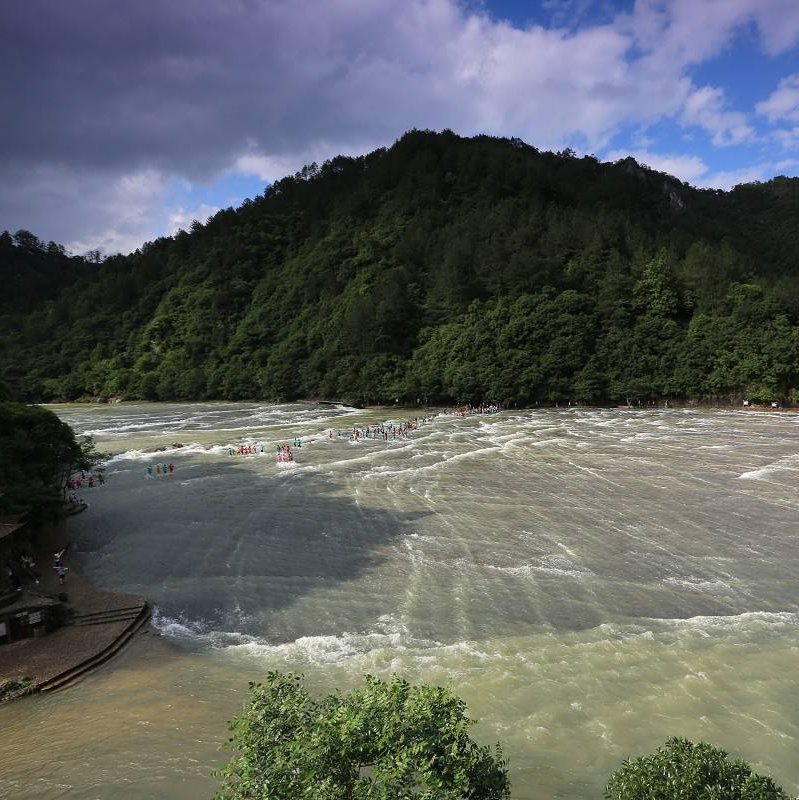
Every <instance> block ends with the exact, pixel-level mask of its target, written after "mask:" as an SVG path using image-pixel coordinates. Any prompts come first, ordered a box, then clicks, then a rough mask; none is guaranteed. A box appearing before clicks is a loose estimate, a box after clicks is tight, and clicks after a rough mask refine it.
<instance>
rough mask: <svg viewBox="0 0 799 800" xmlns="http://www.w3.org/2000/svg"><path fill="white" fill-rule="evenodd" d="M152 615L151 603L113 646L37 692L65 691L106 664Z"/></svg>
mask: <svg viewBox="0 0 799 800" xmlns="http://www.w3.org/2000/svg"><path fill="white" fill-rule="evenodd" d="M151 614H152V609H151V608H150V605H149V603H145V604H144V605H143V606H141V609H140V611H139V614H137V615H136V617H134V619H133V621H132V622H131V624H130V625H128V627H127V628H125V630H124V631H122V633H121V634H120V635H119V636H117V638H116V639H114V641H113V642H111V644H109V645H108V646H106V647H105V648H103V649H102V650H101V651H100V652H99V653H97V654H96V655H94V656H92V657H91V658H89V659H87V660H86V661H82V662H81V663H80V664H77V665H75V666H74V667H70V668H69V669H67V670H64V672H61V673H59V674H58V675H54V676H53V677H52V678H49V679H48V680H46V681H44V682H43V683H41V684H39V686H38V687H37V691H40V692H53V691H56V690H57V689H63V688H65V687H67V686H69V685H71V684H72V683H74V682H75V681H77V680H78V679H79V678H81V677H83V676H84V675H85V674H86V673H87V672H90V671H91V670H93V669H94V668H95V667H98V666H100V664H104V663H105V662H106V661H108V659H110V658H112V657H113V656H115V655H116V654H117V653H118V652H119V651H120V650H121V649H122V648H123V647H124V646H125V645H126V644H127V643H128V642H129V641H130V640H131V639H132V638H133V637H134V636H135V635H136V633H138V632H139V631H140V630H141V629H142V628H143V627H144V626H145V625H146V624H147V623H148V622H149V621H150V616H151Z"/></svg>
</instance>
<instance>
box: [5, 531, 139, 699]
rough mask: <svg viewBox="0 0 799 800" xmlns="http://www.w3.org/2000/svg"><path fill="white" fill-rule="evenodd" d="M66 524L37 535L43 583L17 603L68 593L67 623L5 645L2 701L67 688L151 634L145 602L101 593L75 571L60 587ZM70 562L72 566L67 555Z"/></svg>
mask: <svg viewBox="0 0 799 800" xmlns="http://www.w3.org/2000/svg"><path fill="white" fill-rule="evenodd" d="M66 525H67V521H66V520H62V521H61V523H60V524H59V525H57V526H53V528H52V529H51V530H46V531H42V532H37V534H36V536H35V540H36V544H37V547H36V549H35V552H34V557H35V559H36V571H37V573H38V574H39V583H38V584H36V583H33V582H32V581H29V582H26V583H25V584H24V586H23V589H22V591H21V592H18V593H17V598H16V602H15V603H14V605H19V604H24V603H25V602H26V601H30V600H36V599H37V596H38V597H46V598H52V599H54V600H57V599H59V596H63V595H65V596H66V601H62V602H63V605H64V606H65V609H66V615H67V616H66V622H65V624H64V625H63V626H62V627H60V628H58V629H56V630H54V631H52V632H51V633H48V634H46V635H44V636H42V637H41V638H39V637H34V638H27V639H19V640H17V641H15V642H12V643H10V644H5V645H1V646H0V703H2V702H4V701H5V700H11V699H14V698H16V697H20V696H22V695H26V694H32V693H34V692H39V691H53V690H55V689H60V688H63V687H64V686H67V685H69V684H71V683H73V682H74V681H75V680H77V679H78V678H80V677H82V676H83V675H85V674H86V673H87V672H89V671H90V670H92V669H95V668H96V667H98V666H100V665H101V664H103V663H105V662H106V661H108V659H110V658H111V657H113V656H114V655H116V653H118V652H119V651H120V650H121V649H122V648H123V647H124V646H125V645H126V644H127V643H128V642H130V640H131V639H132V638H133V637H134V636H135V635H136V634H137V633H139V632H141V631H143V630H144V631H148V630H149V626H148V624H147V623H148V622H149V620H150V615H151V608H150V605H149V603H148V602H147V601H146V600H144V599H143V598H141V597H137V596H136V595H132V594H120V593H117V592H108V591H105V590H102V589H98V588H96V587H95V586H93V585H92V584H91V583H90V582H89V581H88V580H87V579H86V578H84V577H82V576H81V575H78V574H76V573H75V572H74V570H73V569H71V568H69V570H68V571H67V574H66V578H65V582H64V584H63V585H61V584H59V581H58V576H57V574H56V570H54V569H52V568H51V565H52V562H53V553H56V552H60V551H62V550H63V549H64V548H66V547H67V544H68V542H67V530H66ZM65 559H66V561H67V563H69V558H68V555H67V556H65ZM6 608H8V606H6ZM3 610H4V609H3V608H0V612H2V611H3ZM4 687H5V691H4Z"/></svg>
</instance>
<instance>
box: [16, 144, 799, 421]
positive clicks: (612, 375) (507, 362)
mask: <svg viewBox="0 0 799 800" xmlns="http://www.w3.org/2000/svg"><path fill="white" fill-rule="evenodd" d="M798 223H799V179H789V178H775V179H774V180H771V181H769V182H767V183H756V184H748V185H743V186H739V187H736V188H735V189H734V190H733V191H730V192H721V191H715V190H697V189H694V188H692V187H690V186H688V185H685V184H683V183H681V182H680V181H678V180H677V179H675V178H672V177H670V176H668V175H665V174H662V173H658V172H655V171H653V170H650V169H648V168H646V167H643V166H641V165H639V164H637V163H636V162H635V161H634V160H633V159H625V160H623V161H619V162H617V163H615V164H610V163H601V162H599V161H598V160H597V159H595V158H593V157H592V156H586V157H583V158H578V157H576V156H575V154H574V153H572V152H571V151H564V152H562V153H549V152H541V151H538V150H537V149H535V148H534V147H532V146H530V145H527V144H525V143H523V142H521V141H520V140H518V139H498V138H494V137H488V136H478V137H474V138H462V137H459V136H456V135H455V134H453V133H451V132H449V131H445V132H443V133H433V132H429V131H412V132H409V133H407V134H406V135H404V136H403V137H402V138H401V139H399V140H398V141H397V142H396V143H395V144H394V145H393V146H392V147H390V148H388V149H380V150H376V151H375V152H373V153H370V154H368V155H366V156H362V157H359V158H345V157H337V158H334V159H332V160H331V161H328V162H326V163H324V164H323V165H321V166H317V165H316V164H312V165H310V166H308V167H306V168H304V169H303V170H302V171H301V172H299V173H297V174H296V175H294V176H291V177H286V178H283V179H282V180H279V181H277V182H276V183H274V184H272V185H271V186H269V187H268V188H267V189H266V191H265V192H264V194H263V195H261V196H258V197H256V198H254V199H253V200H247V201H245V202H244V203H243V204H242V206H241V207H240V208H238V209H233V208H227V209H224V210H222V211H220V212H218V213H217V214H216V215H214V216H213V217H212V218H210V219H209V220H208V221H207V222H206V223H205V224H201V223H199V222H197V223H194V224H193V225H192V228H191V230H190V231H188V232H184V231H181V232H179V233H178V234H176V235H175V236H174V237H168V238H162V239H158V240H156V241H154V242H151V243H148V244H146V245H144V246H143V247H142V248H141V249H140V250H137V251H136V252H135V253H133V254H131V255H129V256H120V255H117V256H112V257H110V258H106V259H102V258H100V257H98V254H96V253H94V254H91V256H90V257H88V258H87V257H74V256H69V255H67V254H66V253H65V252H64V249H63V248H62V247H59V246H58V245H57V244H54V243H52V242H51V243H49V244H44V243H43V242H40V241H39V240H38V238H37V237H36V236H35V235H33V234H31V233H29V232H27V231H18V232H17V233H16V234H15V235H13V236H12V235H9V234H8V233H3V234H2V235H1V236H0V278H1V279H2V282H3V286H4V291H3V293H2V295H0V376H4V378H5V381H6V383H7V384H8V386H9V387H10V391H11V393H12V394H13V396H14V398H15V399H19V400H24V401H50V400H73V399H79V398H91V399H95V398H97V397H122V398H141V399H148V400H177V399H211V398H214V399H231V400H232V399H268V400H285V399H295V398H328V399H340V400H344V401H347V402H353V403H378V402H395V401H396V400H399V401H400V402H416V401H417V399H419V400H427V401H429V402H469V401H471V402H474V401H482V400H493V401H501V402H504V403H506V404H516V405H531V404H533V405H534V404H536V403H539V404H549V403H556V402H566V401H572V402H575V403H605V402H625V401H628V400H629V401H632V402H639V401H641V402H654V401H657V402H662V401H664V400H666V399H674V400H705V401H716V402H739V401H740V400H741V399H742V398H744V397H748V398H749V399H751V400H753V401H756V402H757V401H760V402H764V401H769V400H779V401H782V402H791V401H793V400H794V399H796V400H798V401H799V233H798V231H799V225H798Z"/></svg>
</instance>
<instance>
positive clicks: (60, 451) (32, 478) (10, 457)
mask: <svg viewBox="0 0 799 800" xmlns="http://www.w3.org/2000/svg"><path fill="white" fill-rule="evenodd" d="M91 450H92V442H91V441H86V442H83V443H79V442H77V441H76V440H75V435H74V433H73V432H72V428H70V427H69V425H67V424H66V423H65V422H62V421H61V420H60V419H59V418H58V417H57V416H56V415H55V414H53V413H52V412H51V411H48V410H47V409H44V408H39V407H37V406H26V405H22V404H20V403H13V402H0V516H4V515H24V516H25V517H27V519H29V520H31V521H36V520H38V519H42V518H45V517H47V516H51V515H52V514H53V513H54V512H55V511H56V510H57V509H58V508H59V507H60V506H61V504H62V503H63V500H64V495H63V489H64V483H65V481H66V479H67V478H68V477H69V473H70V471H71V470H72V469H74V468H75V467H78V466H81V465H83V464H88V463H89V462H90V461H91Z"/></svg>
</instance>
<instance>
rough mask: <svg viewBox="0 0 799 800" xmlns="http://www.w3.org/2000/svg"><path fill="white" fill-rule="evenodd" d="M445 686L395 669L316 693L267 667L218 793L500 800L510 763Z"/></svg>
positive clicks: (233, 796)
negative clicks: (347, 687) (477, 732)
mask: <svg viewBox="0 0 799 800" xmlns="http://www.w3.org/2000/svg"><path fill="white" fill-rule="evenodd" d="M465 711H466V704H465V703H464V702H463V700H461V699H460V698H458V697H457V696H456V695H454V694H453V693H452V692H451V691H450V690H449V689H447V688H442V687H436V686H428V685H421V686H411V685H410V684H408V683H407V682H406V681H404V680H402V679H401V678H399V677H397V676H394V677H393V678H392V679H391V680H390V681H387V682H386V681H381V680H379V679H377V678H374V677H372V676H370V675H367V676H366V685H365V686H364V687H362V688H358V689H355V690H354V691H352V692H350V693H349V694H340V693H338V692H337V693H335V694H330V695H327V696H326V697H323V698H322V699H320V700H315V699H312V698H311V696H310V695H309V694H308V692H307V691H306V689H305V687H304V686H303V683H302V678H301V677H300V676H299V675H296V674H293V673H287V674H283V673H280V672H270V673H269V674H268V675H267V678H266V682H265V683H264V684H260V683H257V684H252V683H251V684H250V698H249V700H248V702H247V704H246V705H245V707H244V709H243V711H242V713H241V714H239V715H238V716H237V717H235V718H234V719H233V720H232V721H231V723H230V730H231V731H232V733H233V735H232V737H231V738H230V740H229V743H228V745H227V746H228V747H230V748H231V749H232V750H233V751H234V755H233V757H232V758H231V760H230V761H229V762H228V763H227V764H225V765H224V766H223V767H221V768H220V769H219V770H217V772H216V775H217V777H219V778H221V779H222V781H223V787H222V789H220V791H219V792H218V793H217V799H218V800H245V798H246V799H247V800H267V799H270V800H271V799H274V800H278V798H280V800H283V799H284V798H286V799H287V798H291V800H295V799H296V800H299V798H308V799H309V800H311V798H313V800H366V798H368V799H369V800H397V798H404V799H405V800H461V799H463V800H466V798H468V799H469V800H500V798H507V797H509V796H510V784H509V782H508V774H507V769H506V762H505V761H504V760H503V758H502V751H501V750H500V747H499V745H497V746H496V749H495V750H491V749H490V748H489V747H486V746H480V745H478V744H476V743H475V742H474V741H472V739H471V738H470V736H469V729H470V728H471V727H472V725H474V721H473V720H470V719H468V718H467V717H466V715H465Z"/></svg>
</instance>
